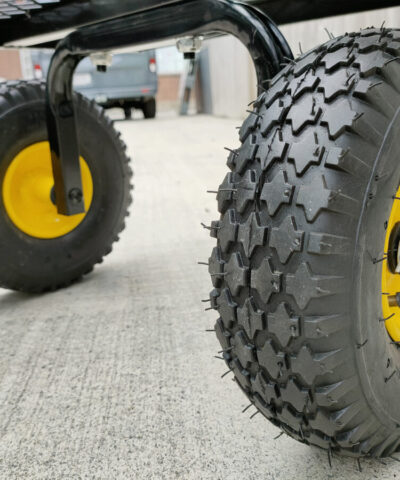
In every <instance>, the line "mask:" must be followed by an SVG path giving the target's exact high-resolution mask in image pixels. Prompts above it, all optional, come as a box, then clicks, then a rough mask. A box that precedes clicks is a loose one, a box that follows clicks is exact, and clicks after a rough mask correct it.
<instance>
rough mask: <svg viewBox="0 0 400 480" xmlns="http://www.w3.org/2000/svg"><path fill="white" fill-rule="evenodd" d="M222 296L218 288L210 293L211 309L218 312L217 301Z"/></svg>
mask: <svg viewBox="0 0 400 480" xmlns="http://www.w3.org/2000/svg"><path fill="white" fill-rule="evenodd" d="M220 294H221V292H220V291H219V290H218V288H214V289H213V290H211V292H210V305H211V308H213V309H214V310H217V307H218V304H217V300H218V297H219V296H220Z"/></svg>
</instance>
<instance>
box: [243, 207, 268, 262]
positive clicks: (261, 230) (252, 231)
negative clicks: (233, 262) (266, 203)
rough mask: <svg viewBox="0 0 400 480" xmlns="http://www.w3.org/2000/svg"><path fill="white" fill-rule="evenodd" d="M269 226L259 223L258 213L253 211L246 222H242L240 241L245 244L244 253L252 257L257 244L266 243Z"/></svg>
mask: <svg viewBox="0 0 400 480" xmlns="http://www.w3.org/2000/svg"><path fill="white" fill-rule="evenodd" d="M267 232H268V228H267V227H263V226H261V225H260V224H259V223H258V218H257V214H256V213H255V212H252V213H251V214H250V215H249V217H248V219H247V220H246V222H245V223H242V224H240V226H239V233H238V241H239V242H241V244H242V245H243V249H244V253H245V254H246V256H247V257H251V255H252V254H253V252H254V249H255V248H256V247H257V246H260V245H264V243H265V238H266V236H267Z"/></svg>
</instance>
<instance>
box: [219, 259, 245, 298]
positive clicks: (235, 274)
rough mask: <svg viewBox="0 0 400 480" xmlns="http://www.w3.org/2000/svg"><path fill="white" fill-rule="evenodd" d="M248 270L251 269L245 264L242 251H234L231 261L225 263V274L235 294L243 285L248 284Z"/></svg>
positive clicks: (226, 280)
mask: <svg viewBox="0 0 400 480" xmlns="http://www.w3.org/2000/svg"><path fill="white" fill-rule="evenodd" d="M248 272H249V269H248V268H247V267H245V266H244V265H243V261H242V257H241V255H240V253H238V252H235V253H233V254H232V255H231V257H230V259H229V262H227V263H226V264H225V276H224V279H225V282H226V283H227V285H228V287H229V289H230V291H231V292H232V294H233V295H237V294H238V293H239V292H240V290H241V289H242V288H243V287H245V286H247V285H248V277H249V275H248Z"/></svg>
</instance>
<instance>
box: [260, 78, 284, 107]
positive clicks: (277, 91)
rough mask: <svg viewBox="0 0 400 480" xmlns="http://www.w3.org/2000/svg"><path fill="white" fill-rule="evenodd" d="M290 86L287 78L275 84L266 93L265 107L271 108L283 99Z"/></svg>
mask: <svg viewBox="0 0 400 480" xmlns="http://www.w3.org/2000/svg"><path fill="white" fill-rule="evenodd" d="M288 85H289V82H288V81H287V79H286V78H285V77H281V78H279V80H278V81H277V82H276V83H274V84H273V85H272V86H271V87H270V88H269V89H268V90H267V92H266V96H265V105H266V106H267V107H270V106H271V105H272V104H273V103H274V102H275V100H276V99H277V98H279V97H282V96H283V95H284V94H285V92H286V90H287V87H288Z"/></svg>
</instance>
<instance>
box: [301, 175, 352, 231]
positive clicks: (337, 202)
mask: <svg viewBox="0 0 400 480" xmlns="http://www.w3.org/2000/svg"><path fill="white" fill-rule="evenodd" d="M296 203H297V205H301V206H302V207H303V208H304V213H305V216H306V218H307V220H308V221H309V222H312V221H314V220H315V218H316V217H317V216H318V215H319V214H320V213H321V211H323V210H329V211H331V212H337V213H342V214H344V215H351V216H353V215H356V213H357V203H358V202H357V201H356V200H354V199H353V198H351V197H348V196H347V195H344V194H342V193H340V192H337V191H334V190H329V189H328V188H327V185H326V181H325V177H324V175H319V174H316V175H314V177H313V179H312V180H311V182H310V183H309V184H308V185H307V184H306V185H302V186H301V187H300V189H299V194H298V195H297V201H296Z"/></svg>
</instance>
